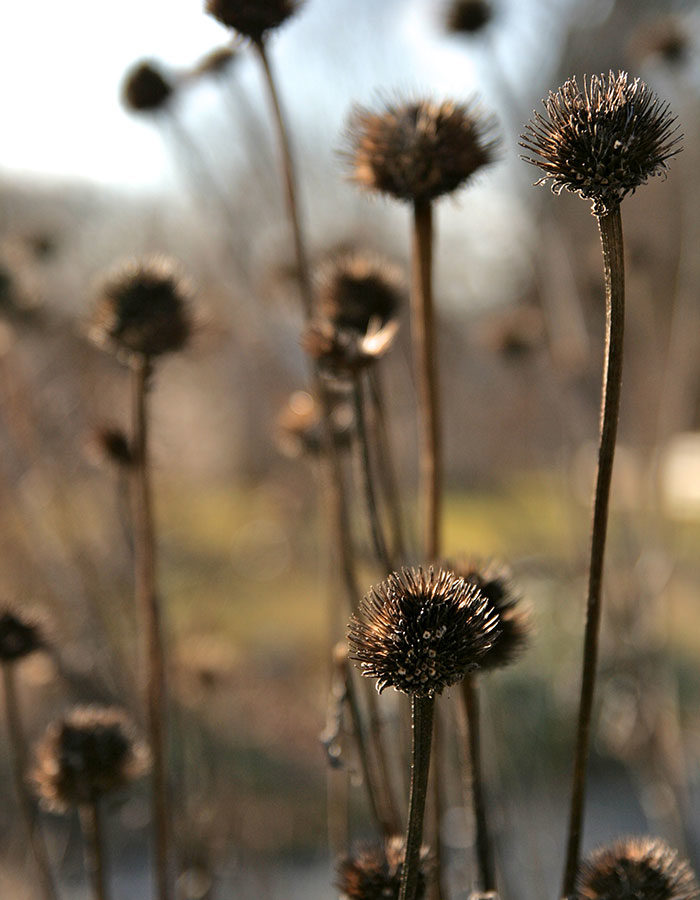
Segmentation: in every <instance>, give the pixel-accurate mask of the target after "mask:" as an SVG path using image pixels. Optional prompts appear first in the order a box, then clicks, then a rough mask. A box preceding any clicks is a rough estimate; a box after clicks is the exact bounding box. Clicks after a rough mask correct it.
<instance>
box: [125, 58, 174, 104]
mask: <svg viewBox="0 0 700 900" xmlns="http://www.w3.org/2000/svg"><path fill="white" fill-rule="evenodd" d="M173 92H174V88H173V86H172V84H170V82H169V81H168V80H167V79H166V77H165V75H163V73H162V72H161V71H160V70H159V69H158V68H157V66H156V64H155V63H153V62H148V61H144V62H139V63H136V65H135V66H133V67H132V68H131V69H129V71H128V72H127V73H126V75H125V76H124V83H123V85H122V100H123V101H124V105H125V106H127V107H128V108H129V109H132V110H134V112H153V111H154V110H156V109H161V108H162V107H164V106H165V105H166V104H167V103H168V101H169V100H170V98H171V97H172V95H173Z"/></svg>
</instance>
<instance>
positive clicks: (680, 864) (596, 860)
mask: <svg viewBox="0 0 700 900" xmlns="http://www.w3.org/2000/svg"><path fill="white" fill-rule="evenodd" d="M698 895H700V889H699V888H698V883H697V881H696V879H695V875H694V874H693V870H692V869H691V868H690V866H689V865H688V863H687V862H685V860H683V859H680V858H679V856H678V853H677V852H676V851H675V850H672V849H671V848H670V847H669V846H668V844H666V843H664V841H662V840H659V839H658V838H650V837H629V838H623V839H621V840H619V841H616V842H615V843H614V844H613V845H612V846H610V847H604V848H602V849H600V850H598V851H597V852H596V853H594V854H593V855H592V856H591V857H590V858H589V859H588V860H586V861H585V862H584V863H583V864H582V865H581V868H580V870H579V874H578V879H577V884H576V898H577V900H696V898H697V897H698Z"/></svg>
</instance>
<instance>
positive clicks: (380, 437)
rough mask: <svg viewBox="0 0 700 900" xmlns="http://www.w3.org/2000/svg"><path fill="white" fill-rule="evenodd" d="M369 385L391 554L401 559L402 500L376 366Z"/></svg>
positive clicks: (402, 551) (371, 370) (404, 551)
mask: <svg viewBox="0 0 700 900" xmlns="http://www.w3.org/2000/svg"><path fill="white" fill-rule="evenodd" d="M369 388H370V398H371V401H372V408H373V413H374V417H373V418H374V432H375V445H376V448H377V466H378V468H379V474H380V480H381V484H382V487H383V488H384V495H385V497H386V502H387V506H388V510H389V517H390V521H391V527H392V531H393V538H394V546H393V548H392V552H393V556H394V558H396V557H398V558H399V559H400V560H401V561H404V560H405V558H406V541H405V538H404V531H403V521H402V516H401V500H400V495H399V488H398V485H397V483H396V471H395V468H394V461H393V460H394V454H393V453H392V448H391V441H390V436H389V430H388V428H387V423H386V413H385V409H384V395H383V391H382V382H381V377H380V373H379V371H378V370H377V368H376V367H374V368H372V369H370V372H369Z"/></svg>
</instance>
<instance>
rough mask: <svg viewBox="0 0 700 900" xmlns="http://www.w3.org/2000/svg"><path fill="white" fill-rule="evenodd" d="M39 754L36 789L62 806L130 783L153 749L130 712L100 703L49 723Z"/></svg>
mask: <svg viewBox="0 0 700 900" xmlns="http://www.w3.org/2000/svg"><path fill="white" fill-rule="evenodd" d="M36 760H37V761H36V767H35V768H34V771H33V772H32V781H33V783H34V785H35V789H36V792H37V794H38V796H39V798H40V799H41V801H42V802H43V803H44V804H45V805H46V806H47V807H48V808H50V809H53V810H55V811H57V812H60V811H63V810H65V809H67V808H68V807H71V806H79V805H81V804H83V803H89V802H91V801H92V800H95V799H96V798H97V797H99V796H101V795H103V794H107V793H109V792H111V791H115V790H118V789H120V788H123V787H126V786H127V785H128V784H130V783H131V782H132V781H134V780H135V779H136V778H139V777H140V776H141V775H143V774H145V772H146V771H147V770H148V765H149V755H148V751H147V750H146V747H145V745H144V744H142V743H140V742H139V741H137V739H136V736H135V731H134V727H133V725H132V724H131V722H130V720H129V719H128V717H127V716H126V715H125V714H124V713H122V712H121V711H120V710H118V709H116V708H113V707H99V706H83V707H77V708H76V709H74V710H73V711H72V712H71V713H69V714H68V715H67V716H65V717H64V718H61V719H58V720H57V721H55V722H53V723H52V724H51V725H49V727H48V728H47V730H46V733H45V735H44V737H43V738H42V740H41V741H40V743H39V744H38V745H37V748H36Z"/></svg>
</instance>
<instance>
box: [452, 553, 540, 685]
mask: <svg viewBox="0 0 700 900" xmlns="http://www.w3.org/2000/svg"><path fill="white" fill-rule="evenodd" d="M451 568H452V569H453V571H454V572H455V574H456V575H459V576H460V577H461V578H464V580H465V581H467V582H469V583H470V584H474V585H476V587H478V588H479V590H480V591H481V593H482V594H483V595H484V596H485V597H486V599H487V600H488V601H489V603H490V604H491V606H492V607H493V609H494V610H495V611H496V613H497V614H498V626H499V632H498V634H497V635H496V636H495V637H494V640H493V643H492V644H491V646H490V647H489V649H488V650H487V651H486V653H485V654H484V655H483V656H482V657H481V659H480V660H479V669H481V670H490V669H500V668H502V667H503V666H507V665H509V664H510V663H511V662H513V661H514V660H515V659H517V658H518V656H520V654H521V653H522V652H523V650H524V649H525V647H526V646H527V641H528V637H529V635H530V616H529V614H528V613H527V611H526V610H524V609H523V608H522V606H521V603H520V597H519V596H518V595H517V594H516V593H515V591H514V590H513V586H512V584H511V580H510V574H509V572H508V570H507V569H506V568H505V566H501V565H499V564H498V563H495V562H489V563H485V564H484V563H480V562H479V561H478V560H469V561H463V562H459V563H457V564H456V565H454V566H451Z"/></svg>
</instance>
